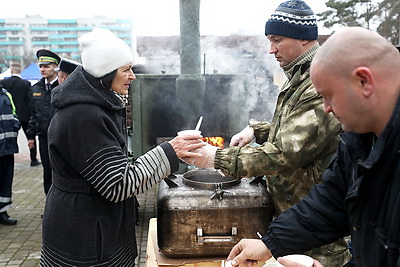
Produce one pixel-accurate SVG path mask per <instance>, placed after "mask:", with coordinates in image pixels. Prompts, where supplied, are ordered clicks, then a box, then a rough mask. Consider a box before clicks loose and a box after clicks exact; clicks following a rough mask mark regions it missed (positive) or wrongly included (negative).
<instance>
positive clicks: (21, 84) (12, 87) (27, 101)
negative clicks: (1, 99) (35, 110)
mask: <svg viewBox="0 0 400 267" xmlns="http://www.w3.org/2000/svg"><path fill="white" fill-rule="evenodd" d="M1 84H2V85H3V87H4V88H5V89H7V91H8V92H9V93H10V94H11V95H12V97H13V101H14V104H15V106H16V108H17V115H18V119H19V120H20V121H21V122H28V121H29V117H30V116H31V110H32V92H31V83H30V82H29V81H27V80H24V79H21V77H19V76H11V77H10V78H7V79H4V80H2V81H1Z"/></svg>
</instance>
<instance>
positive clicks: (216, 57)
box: [138, 36, 280, 131]
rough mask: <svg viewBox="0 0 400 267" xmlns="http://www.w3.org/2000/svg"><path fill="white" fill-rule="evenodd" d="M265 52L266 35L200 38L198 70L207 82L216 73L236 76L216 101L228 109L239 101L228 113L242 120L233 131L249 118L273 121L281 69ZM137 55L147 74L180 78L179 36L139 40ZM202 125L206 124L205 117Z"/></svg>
mask: <svg viewBox="0 0 400 267" xmlns="http://www.w3.org/2000/svg"><path fill="white" fill-rule="evenodd" d="M268 49H269V45H268V43H267V38H266V37H265V36H222V37H219V36H203V37H202V38H201V57H202V58H201V62H202V66H201V69H202V74H205V77H206V80H207V77H210V76H212V75H215V74H218V75H219V76H221V77H224V75H229V76H234V77H235V76H237V77H236V78H233V79H230V81H229V82H230V90H228V91H226V90H224V91H225V92H224V93H227V94H226V95H222V96H220V95H219V97H220V99H219V102H218V103H219V105H221V106H226V107H229V106H232V101H236V100H240V101H238V103H237V104H238V106H236V109H238V110H237V111H235V110H233V111H232V110H227V112H239V113H240V116H241V117H242V119H240V120H238V121H237V122H236V124H237V125H236V126H235V127H234V128H235V129H234V130H236V131H239V130H241V129H242V128H243V127H244V126H245V125H246V124H247V121H248V120H249V119H256V120H267V121H270V120H271V119H272V115H273V110H274V107H275V103H276V96H277V93H278V88H277V86H276V85H274V84H273V73H275V72H277V71H279V70H280V69H279V66H278V64H277V62H275V59H274V58H273V56H271V55H269V54H268ZM138 53H139V55H140V56H141V57H144V58H146V66H145V69H146V72H147V73H149V74H175V75H179V72H180V56H179V36H170V37H138ZM215 87H216V88H215V89H214V90H219V89H218V82H216V84H215ZM243 94H246V95H245V96H243ZM205 109H206V110H209V109H213V107H205ZM243 113H244V114H243ZM198 115H202V114H198ZM209 120H210V118H209ZM194 123H195V122H194ZM204 123H207V118H205V120H204Z"/></svg>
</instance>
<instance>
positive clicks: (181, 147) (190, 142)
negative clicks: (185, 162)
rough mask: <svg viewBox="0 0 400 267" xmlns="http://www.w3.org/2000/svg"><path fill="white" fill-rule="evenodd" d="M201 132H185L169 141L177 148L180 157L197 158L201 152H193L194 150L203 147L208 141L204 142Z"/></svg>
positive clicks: (176, 151)
mask: <svg viewBox="0 0 400 267" xmlns="http://www.w3.org/2000/svg"><path fill="white" fill-rule="evenodd" d="M200 138H201V135H200V134H185V135H178V136H176V137H175V138H174V139H172V140H171V141H169V143H170V145H171V146H172V148H173V149H174V150H175V153H176V155H177V156H178V158H187V157H192V158H197V157H200V156H201V154H199V153H196V152H192V150H195V149H198V148H201V147H203V146H205V145H206V144H207V143H205V142H203V141H202V140H201V139H200Z"/></svg>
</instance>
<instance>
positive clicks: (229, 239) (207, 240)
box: [196, 226, 237, 244]
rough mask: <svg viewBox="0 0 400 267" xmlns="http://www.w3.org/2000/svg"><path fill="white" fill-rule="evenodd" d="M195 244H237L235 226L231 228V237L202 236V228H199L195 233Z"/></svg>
mask: <svg viewBox="0 0 400 267" xmlns="http://www.w3.org/2000/svg"><path fill="white" fill-rule="evenodd" d="M196 235H197V243H198V244H204V243H237V226H232V230H231V235H230V236H229V235H228V236H223V235H209V236H207V235H204V234H203V228H201V227H199V228H197V231H196Z"/></svg>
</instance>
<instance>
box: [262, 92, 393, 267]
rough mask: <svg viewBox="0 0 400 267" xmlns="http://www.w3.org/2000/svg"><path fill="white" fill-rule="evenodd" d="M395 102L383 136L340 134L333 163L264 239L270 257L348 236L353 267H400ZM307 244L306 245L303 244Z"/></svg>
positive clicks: (274, 223)
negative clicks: (352, 254) (353, 262)
mask: <svg viewBox="0 0 400 267" xmlns="http://www.w3.org/2000/svg"><path fill="white" fill-rule="evenodd" d="M399 135H400V99H399V100H398V103H397V105H396V107H395V110H394V112H393V114H392V117H391V119H390V121H389V123H388V125H387V126H386V128H385V130H384V131H383V133H382V134H381V135H380V136H379V138H376V137H375V135H374V134H354V133H343V134H342V135H341V142H340V144H339V147H338V149H337V153H336V158H335V160H334V161H333V162H332V163H331V164H330V166H329V168H328V169H327V170H326V171H325V172H324V174H323V179H324V183H323V184H320V185H316V186H315V187H314V188H313V189H312V190H311V192H310V195H309V196H307V197H305V198H304V199H303V200H302V201H301V202H300V203H299V204H298V205H296V206H293V207H292V208H291V209H289V210H287V211H286V212H284V213H282V214H281V216H279V217H278V218H277V219H276V220H275V221H274V222H272V223H271V225H270V232H269V233H268V235H267V236H265V237H264V238H263V241H264V242H265V243H266V244H267V246H268V248H269V249H270V250H271V251H272V254H273V255H274V256H275V257H278V256H280V255H284V254H287V253H301V252H302V251H304V250H308V249H310V248H312V247H316V246H320V245H321V244H323V243H327V242H330V241H332V240H335V239H337V238H339V237H343V236H346V235H348V234H349V233H351V240H352V245H353V253H354V258H355V263H356V266H398V267H399V266H400V259H399V255H400V164H399V162H400V160H399V159H400V138H399ZM305 240H306V242H305Z"/></svg>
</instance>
